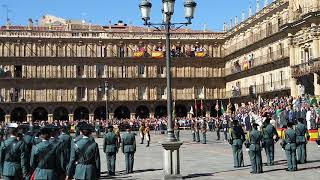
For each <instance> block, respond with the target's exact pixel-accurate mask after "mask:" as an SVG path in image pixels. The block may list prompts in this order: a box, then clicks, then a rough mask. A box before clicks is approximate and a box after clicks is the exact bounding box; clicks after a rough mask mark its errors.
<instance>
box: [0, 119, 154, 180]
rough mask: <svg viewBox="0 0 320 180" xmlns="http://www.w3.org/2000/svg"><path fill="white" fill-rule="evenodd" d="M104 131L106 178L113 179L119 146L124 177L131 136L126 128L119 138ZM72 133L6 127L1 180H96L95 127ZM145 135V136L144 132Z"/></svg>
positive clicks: (98, 167)
mask: <svg viewBox="0 0 320 180" xmlns="http://www.w3.org/2000/svg"><path fill="white" fill-rule="evenodd" d="M107 129H108V131H107V132H106V133H105V135H104V137H103V151H104V153H105V154H106V159H107V167H108V174H109V175H110V176H114V175H115V164H116V154H117V153H118V151H119V149H120V143H122V146H121V150H122V152H123V154H124V156H125V163H126V173H132V172H133V164H134V154H135V152H136V142H135V134H134V133H132V132H131V130H130V129H131V127H130V126H126V128H125V129H126V132H125V133H124V134H123V136H122V137H120V133H119V131H114V130H113V126H108V128H107ZM76 130H77V132H76V134H77V136H76V137H75V138H73V137H72V136H70V134H69V127H68V126H57V125H46V126H43V127H40V126H37V125H33V124H31V125H28V124H22V125H18V124H16V123H9V124H8V125H7V127H6V132H5V133H4V134H5V138H1V140H2V141H1V147H0V175H1V178H2V179H7V180H23V179H24V180H30V179H31V180H40V179H41V180H43V179H47V180H59V179H61V180H63V179H83V180H84V179H86V180H91V179H99V178H100V175H101V164H100V163H101V162H100V153H99V146H98V144H97V143H96V142H95V139H94V137H93V136H91V133H92V132H94V131H95V127H94V126H92V125H90V124H88V123H86V122H79V123H78V124H77V127H76ZM146 131H147V133H148V130H146ZM4 134H3V133H2V134H1V135H2V136H3V135H4ZM4 139H5V140H4ZM149 139H150V137H149ZM148 142H149V141H148Z"/></svg>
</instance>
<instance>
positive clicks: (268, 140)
mask: <svg viewBox="0 0 320 180" xmlns="http://www.w3.org/2000/svg"><path fill="white" fill-rule="evenodd" d="M262 134H263V148H264V150H265V152H266V156H267V165H268V166H272V165H274V143H275V140H277V139H279V136H278V132H277V130H276V128H275V127H274V126H273V125H272V124H270V118H269V117H268V118H267V119H266V120H265V121H264V126H263V127H262Z"/></svg>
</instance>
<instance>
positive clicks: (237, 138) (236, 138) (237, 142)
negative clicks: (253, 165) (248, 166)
mask: <svg viewBox="0 0 320 180" xmlns="http://www.w3.org/2000/svg"><path fill="white" fill-rule="evenodd" d="M244 140H245V134H244V132H243V129H242V127H241V126H240V125H239V124H238V120H233V122H232V128H230V129H229V143H230V144H231V146H232V152H233V160H234V167H235V168H238V167H241V166H243V164H244V163H243V151H242V145H243V142H244Z"/></svg>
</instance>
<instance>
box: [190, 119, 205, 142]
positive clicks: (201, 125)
mask: <svg viewBox="0 0 320 180" xmlns="http://www.w3.org/2000/svg"><path fill="white" fill-rule="evenodd" d="M207 126H208V123H207V121H206V120H205V119H198V120H196V121H192V122H191V133H192V140H193V142H198V143H200V142H201V139H200V133H201V134H202V144H206V143H207Z"/></svg>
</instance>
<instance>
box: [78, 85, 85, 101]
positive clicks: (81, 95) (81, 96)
mask: <svg viewBox="0 0 320 180" xmlns="http://www.w3.org/2000/svg"><path fill="white" fill-rule="evenodd" d="M77 97H78V101H84V100H86V97H87V88H86V87H77Z"/></svg>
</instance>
